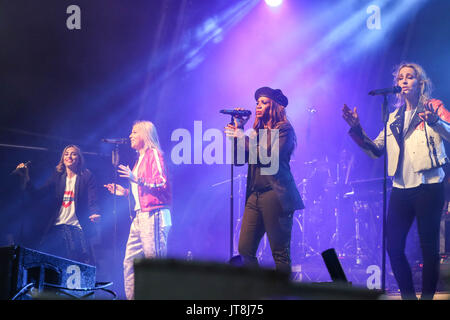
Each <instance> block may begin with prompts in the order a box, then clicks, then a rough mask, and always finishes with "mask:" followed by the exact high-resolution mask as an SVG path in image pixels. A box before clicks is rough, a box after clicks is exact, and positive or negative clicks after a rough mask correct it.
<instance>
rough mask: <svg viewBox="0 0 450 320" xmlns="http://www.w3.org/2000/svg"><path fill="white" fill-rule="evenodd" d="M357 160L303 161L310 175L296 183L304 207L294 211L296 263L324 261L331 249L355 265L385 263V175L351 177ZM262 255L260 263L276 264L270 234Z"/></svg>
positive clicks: (262, 244) (294, 259)
mask: <svg viewBox="0 0 450 320" xmlns="http://www.w3.org/2000/svg"><path fill="white" fill-rule="evenodd" d="M352 162H353V157H351V158H350V159H349V160H348V159H347V161H338V162H337V163H332V162H331V161H329V160H328V159H327V157H325V159H323V160H312V161H309V162H305V163H304V168H302V169H303V170H302V172H306V173H307V175H306V177H305V178H303V179H297V181H300V182H299V183H298V184H297V188H298V190H299V192H300V194H301V196H302V199H303V201H304V203H305V209H304V210H300V211H296V212H295V214H294V219H293V225H292V235H291V259H292V265H304V264H308V263H315V262H318V261H320V262H319V263H322V264H323V262H322V257H321V253H322V252H323V251H325V250H327V249H330V248H334V249H335V250H336V252H337V254H338V257H339V259H342V260H346V261H347V262H348V263H350V264H352V265H355V266H357V265H363V264H364V265H367V264H372V263H373V264H377V263H379V262H380V260H381V250H382V215H383V197H382V195H383V191H382V185H383V178H380V179H368V180H355V181H349V179H348V178H349V173H350V170H351V168H352ZM388 182H389V183H390V181H388ZM257 256H258V259H259V261H260V263H261V264H268V265H269V264H271V261H272V257H271V251H270V246H269V243H268V241H267V237H266V236H265V237H264V238H263V240H262V241H261V244H260V248H259V250H258V255H257ZM342 260H341V261H342Z"/></svg>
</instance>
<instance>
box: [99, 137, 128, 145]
mask: <svg viewBox="0 0 450 320" xmlns="http://www.w3.org/2000/svg"><path fill="white" fill-rule="evenodd" d="M102 141H103V142H106V143H114V144H125V143H128V139H127V138H117V139H102Z"/></svg>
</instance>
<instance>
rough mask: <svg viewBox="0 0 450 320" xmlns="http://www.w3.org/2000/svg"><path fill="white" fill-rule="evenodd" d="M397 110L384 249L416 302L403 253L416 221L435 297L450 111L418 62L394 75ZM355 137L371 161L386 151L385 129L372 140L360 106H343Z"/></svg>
mask: <svg viewBox="0 0 450 320" xmlns="http://www.w3.org/2000/svg"><path fill="white" fill-rule="evenodd" d="M394 85H395V86H399V87H401V92H400V93H398V94H397V103H396V107H397V108H396V110H395V111H393V112H392V113H391V114H390V115H389V119H388V122H387V126H386V128H387V132H386V153H387V157H388V175H389V176H392V177H393V188H392V192H391V195H390V199H389V207H388V216H387V220H386V245H387V252H388V255H389V259H390V262H391V267H392V272H393V273H394V276H395V279H396V281H397V284H398V286H399V289H400V293H401V296H402V299H416V291H415V288H414V284H413V279H412V273H411V267H410V265H409V263H408V260H407V257H406V255H405V246H406V239H407V235H408V233H409V230H410V228H411V225H412V223H413V222H414V219H417V227H418V233H419V239H420V246H421V249H422V257H423V271H422V290H421V291H422V294H421V298H422V299H433V296H434V294H435V292H436V287H437V282H438V278H439V226H440V219H441V214H442V211H443V206H444V201H445V199H444V185H443V180H444V177H445V172H444V170H443V168H442V166H443V165H444V164H446V163H448V161H449V160H448V157H447V155H446V152H445V147H444V142H443V139H445V140H448V141H450V124H449V122H450V113H449V112H448V111H447V110H446V108H445V107H444V105H443V103H442V102H441V101H439V100H436V99H432V98H431V81H430V79H429V78H428V77H427V75H426V73H425V71H424V70H423V68H422V67H421V66H420V65H418V64H415V63H402V64H400V65H399V66H398V67H397V68H396V70H395V72H394ZM343 118H344V120H345V121H346V122H347V123H348V124H349V125H350V131H349V134H350V136H351V137H352V139H353V140H354V141H355V142H356V143H357V144H358V145H359V146H360V147H361V148H362V149H363V150H364V152H366V153H367V154H368V155H369V156H371V157H374V158H376V157H380V156H382V155H383V152H384V148H385V145H384V130H382V131H381V132H380V134H379V135H378V136H377V138H375V140H371V139H370V138H369V137H368V136H367V134H366V133H365V132H364V130H363V129H362V127H361V124H360V121H359V117H358V114H357V111H356V107H355V108H354V109H353V110H351V109H350V108H349V107H348V106H347V105H344V108H343Z"/></svg>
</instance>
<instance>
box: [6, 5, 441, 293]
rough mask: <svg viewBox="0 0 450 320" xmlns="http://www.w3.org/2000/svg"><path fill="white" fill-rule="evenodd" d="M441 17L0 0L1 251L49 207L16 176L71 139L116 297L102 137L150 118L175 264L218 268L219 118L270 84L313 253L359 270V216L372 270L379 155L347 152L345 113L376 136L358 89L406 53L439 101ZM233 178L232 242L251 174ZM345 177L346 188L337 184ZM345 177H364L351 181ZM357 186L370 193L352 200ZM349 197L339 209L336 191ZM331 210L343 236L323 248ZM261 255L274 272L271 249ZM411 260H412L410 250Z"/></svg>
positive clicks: (223, 187) (375, 122)
mask: <svg viewBox="0 0 450 320" xmlns="http://www.w3.org/2000/svg"><path fill="white" fill-rule="evenodd" d="M449 12H450V2H449V1H447V0H434V1H433V0H431V1H424V0H423V1H420V0H404V1H402V0H397V1H382V0H373V1H368V0H367V1H366V0H342V1H336V0H321V1H306V0H295V1H293V0H284V2H283V4H282V5H281V6H279V7H276V8H272V7H269V6H267V5H266V4H265V2H264V1H258V0H212V1H206V0H155V1H143V0H134V1H129V0H94V1H93V0H89V1H87V0H86V1H76V0H74V1H66V0H41V1H26V0H14V1H11V0H0V43H1V45H0V106H1V111H0V228H1V230H0V235H1V240H0V241H1V245H8V244H11V243H19V244H23V245H25V246H28V247H35V246H36V245H37V244H36V243H37V241H38V234H37V233H36V232H34V229H33V227H34V222H35V221H36V219H39V213H40V212H41V211H42V210H45V209H44V208H45V201H44V199H43V200H42V202H39V203H29V201H27V199H26V198H25V197H24V196H23V195H22V194H21V193H20V188H19V184H18V178H17V176H15V175H10V172H11V171H12V170H14V168H15V167H16V165H17V164H18V163H20V162H25V161H32V163H31V175H32V178H33V181H34V182H35V183H36V185H39V184H41V183H43V182H44V181H45V179H46V178H47V177H48V176H49V175H50V173H51V171H52V170H54V167H55V165H56V164H57V162H58V160H59V157H60V154H61V151H62V149H63V148H64V146H66V145H68V144H77V145H79V146H80V147H81V148H82V150H83V151H84V152H85V157H86V160H87V165H88V168H89V169H91V170H92V171H93V172H94V173H95V175H96V179H97V184H98V189H99V191H98V192H99V199H100V206H101V209H102V215H103V219H102V222H101V223H100V225H99V237H98V240H97V243H96V250H97V256H98V258H99V264H98V275H99V278H101V279H99V280H100V281H114V282H115V284H116V286H118V287H117V288H116V289H117V291H118V292H119V294H122V293H121V290H122V289H121V282H122V278H121V277H122V274H121V272H122V269H121V268H122V267H121V266H122V263H121V259H122V258H123V253H124V246H125V242H126V239H127V235H128V228H129V224H130V219H129V217H128V204H127V202H126V201H125V200H124V199H121V198H118V199H117V202H116V213H117V215H116V219H114V216H113V208H114V207H113V203H114V202H113V198H112V196H111V195H110V194H108V193H107V192H106V190H105V189H104V188H103V184H105V183H109V182H112V181H113V178H114V171H113V166H112V161H111V152H112V150H113V145H111V144H106V143H103V142H102V141H101V139H102V138H118V137H128V135H129V133H130V130H131V126H132V124H133V122H134V121H135V120H138V119H145V120H150V121H152V122H154V123H155V125H156V127H157V129H158V133H159V137H160V141H161V144H162V148H163V150H164V152H165V157H166V163H167V165H168V169H169V172H170V182H171V183H172V186H173V199H174V202H173V207H172V217H173V228H172V233H171V235H170V239H169V241H170V243H169V255H170V256H171V257H177V258H184V257H186V255H187V253H188V252H189V251H190V252H191V253H192V254H193V256H194V258H195V259H201V260H213V261H222V262H225V261H227V260H228V259H229V258H230V257H229V228H230V226H229V217H230V200H229V199H230V182H229V180H228V179H230V166H229V165H227V164H224V162H225V160H226V156H225V149H224V145H225V138H224V137H223V135H220V134H219V133H220V132H222V130H223V127H224V126H225V125H226V123H227V122H228V121H229V118H228V117H227V116H225V115H222V114H220V113H219V110H221V109H231V108H234V107H243V108H246V109H249V110H254V103H255V102H254V98H253V94H254V92H255V90H256V89H257V88H259V87H261V86H271V87H274V88H281V89H282V90H283V91H284V92H285V94H286V95H287V96H288V98H289V106H288V107H287V113H288V116H289V119H290V121H291V122H292V124H293V125H294V127H295V129H296V133H297V138H298V146H297V149H296V151H295V154H294V157H293V161H292V163H291V167H292V171H293V173H294V176H295V179H296V182H297V183H298V187H299V189H301V190H302V191H304V192H305V196H306V198H307V204H308V210H307V211H305V213H304V216H306V218H305V221H303V225H304V226H306V227H307V229H308V232H309V233H308V234H307V237H306V242H307V245H308V250H309V247H311V250H312V251H309V252H310V253H311V252H312V253H314V252H316V253H317V252H319V251H320V250H322V249H327V247H330V246H333V247H335V248H336V250H337V252H338V253H341V254H342V255H343V256H345V257H348V258H347V259H348V260H347V261H348V262H347V261H346V260H345V259H343V260H342V261H343V262H344V264H345V263H348V264H347V265H346V266H348V269H347V270H353V269H352V268H353V265H354V262H355V246H356V244H355V243H354V239H355V232H356V231H355V215H357V214H359V215H361V216H362V219H363V220H364V223H365V224H364V228H365V229H364V230H363V231H362V232H363V233H364V238H363V240H364V242H363V244H362V246H363V249H364V246H365V249H364V250H366V251H364V253H365V254H364V255H365V256H370V257H371V258H370V259H372V260H370V259H369V258H368V259H369V260H370V261H369V262H367V264H372V265H377V264H378V265H379V263H380V256H381V253H380V247H379V238H377V236H376V235H377V234H379V232H380V230H379V225H380V217H379V215H380V208H381V206H382V203H381V204H380V201H381V199H382V198H381V182H380V180H379V179H380V178H382V176H383V161H382V160H381V159H379V160H373V159H369V158H368V157H367V156H366V155H365V154H363V153H362V151H360V150H359V149H358V148H357V147H356V146H355V145H354V144H353V142H352V141H351V140H350V138H349V137H348V135H347V130H348V128H347V125H346V124H345V123H344V121H343V120H342V117H341V108H342V106H343V104H344V103H347V104H348V105H349V106H351V107H354V106H357V107H358V111H359V114H360V118H361V122H362V124H363V126H364V127H365V129H366V131H367V132H368V134H369V135H370V136H372V137H375V136H376V135H377V134H378V132H379V130H381V127H382V123H381V103H382V99H381V98H380V97H369V96H368V95H367V93H368V92H369V91H370V90H372V89H376V88H384V87H389V86H392V84H393V82H392V81H393V80H392V71H393V68H394V66H395V65H396V64H398V63H399V62H401V61H404V60H406V61H413V62H417V63H419V64H421V65H422V66H424V68H425V70H426V71H427V72H428V75H429V76H430V78H431V79H432V81H433V83H434V85H435V90H434V96H435V97H436V98H438V99H441V100H442V101H444V103H445V104H449V103H450V102H449V101H450V91H449V89H448V88H449V87H450V83H449V80H448V75H447V72H448V70H449V66H450V56H449V55H448V52H449V51H450V50H449V46H450V43H449V41H448V35H449V34H450V22H449V21H450V20H449V19H448V16H449ZM252 121H253V118H252V119H251V120H250V121H249V125H248V127H250V124H251V123H252ZM194 128H196V129H194ZM200 129H201V130H200ZM180 132H183V133H184V134H185V135H184V138H185V139H184V140H183V141H181V140H180V139H179V138H178V136H176V133H180ZM186 132H187V133H188V135H186ZM205 133H206V134H205ZM208 133H209V134H211V135H212V136H213V137H214V138H211V137H209V138H208ZM182 142H183V143H186V144H185V145H186V146H187V147H186V148H185V152H186V153H185V154H184V156H187V158H186V159H190V163H181V164H180V163H178V162H177V159H176V156H177V154H175V155H174V154H173V151H174V149H176V147H177V146H180V143H182ZM188 142H190V144H189V143H188ZM217 146H218V147H217ZM213 147H217V148H215V149H214V148H213ZM222 148H223V149H222ZM212 149H214V152H211V150H212ZM119 152H120V163H123V164H129V165H130V166H131V165H132V164H133V162H134V159H135V155H134V153H133V151H132V150H131V148H130V147H129V145H121V146H120V147H119ZM208 154H209V155H210V156H213V157H215V160H216V161H215V163H210V162H209V161H208ZM178 155H179V154H178ZM196 155H197V156H198V155H199V157H197V158H196ZM210 158H211V157H210ZM344 167H345V168H349V170H348V171H343V170H342V168H344ZM339 168H340V170H338V169H339ZM234 174H235V176H236V177H238V178H239V179H237V180H236V181H235V183H234V196H235V197H234V221H235V224H236V228H235V234H236V238H237V233H238V231H239V218H240V215H242V212H243V199H242V196H243V189H242V188H244V187H245V174H246V167H239V168H235V171H234ZM339 181H340V182H342V181H345V182H347V184H346V185H345V186H343V187H338V186H337V185H338V184H337V183H336V182H339ZM355 181H363V182H362V183H360V184H350V182H355ZM372 181H375V182H372ZM119 183H122V184H123V183H125V181H124V180H122V179H119ZM240 187H241V188H240ZM355 188H356V190H354V189H355ZM358 188H359V189H358ZM240 191H241V192H240ZM352 191H354V192H355V194H356V193H357V192H359V191H361V192H359V193H360V194H364V195H363V196H361V197H360V198H352V196H351V194H352ZM363 191H364V192H363ZM366 191H367V192H366ZM345 193H348V197H346V198H345V201H343V202H345V203H343V204H342V203H341V204H340V205H339V206H338V204H336V201H335V200H336V196H343V194H345ZM336 214H337V216H336ZM296 217H297V218H298V220H296V223H295V224H294V230H293V236H294V239H293V244H292V254H293V260H294V264H300V263H301V262H302V261H304V260H303V259H304V257H305V256H304V255H303V253H302V251H301V250H300V249H299V248H300V242H301V241H300V239H301V232H300V227H299V223H301V222H302V221H301V215H300V212H299V213H296ZM336 217H338V218H339V221H340V223H341V225H339V226H340V228H339V230H338V232H339V233H338V235H339V236H340V237H339V239H340V240H341V242H340V243H336V242H333V239H332V238H333V234H335V233H336V231H337V229H338V228H336ZM115 223H116V224H117V229H116V230H117V233H116V234H115V235H114V232H115V231H114V230H115V228H114V225H115ZM374 230H375V231H374ZM319 233H324V234H319ZM368 235H375V236H372V237H369V236H368ZM114 238H116V239H117V243H116V244H115V246H114V243H113V242H112V239H114ZM411 241H412V242H414V241H416V240H415V239H414V238H413V239H412V240H411ZM301 247H302V249H303V248H304V247H303V246H301ZM114 248H115V252H116V257H115V258H113V257H114V255H113V254H112V252H113V251H114V250H113V249H114ZM269 252H270V251H269ZM261 257H262V258H261V259H262V262H263V263H264V264H266V263H267V264H269V265H270V257H268V248H266V249H265V250H263V251H262V252H261ZM316 257H317V256H316ZM411 257H412V258H411V259H420V258H418V255H417V253H416V252H412V253H411ZM305 265H308V264H305ZM318 268H319V269H321V272H322V273H321V275H320V276H317V272H316V271H317V269H318ZM355 270H356V269H355ZM308 271H309V279H311V280H316V281H329V276H328V275H327V273H326V271H325V267H324V265H323V264H321V263H320V262H319V264H318V265H317V266H316V267H314V268H312V267H311V269H310V270H308ZM355 272H356V271H355ZM313 275H315V278H314V276H313ZM304 279H306V280H308V278H304ZM365 279H366V273H365V272H364V271H363V272H362V278H358V279H354V280H353V281H354V282H360V283H361V284H362V285H363V286H364V285H365ZM390 285H391V286H392V288H393V289H395V284H390Z"/></svg>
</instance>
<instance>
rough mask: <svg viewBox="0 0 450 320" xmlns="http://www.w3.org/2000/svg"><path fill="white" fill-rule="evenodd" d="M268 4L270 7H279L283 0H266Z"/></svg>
mask: <svg viewBox="0 0 450 320" xmlns="http://www.w3.org/2000/svg"><path fill="white" fill-rule="evenodd" d="M265 1H266V4H267V5H268V6H270V7H278V6H279V5H280V4H281V3H283V0H265Z"/></svg>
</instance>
